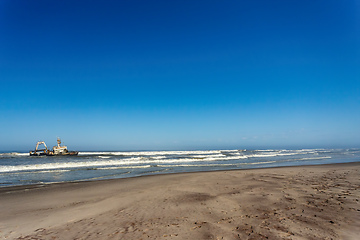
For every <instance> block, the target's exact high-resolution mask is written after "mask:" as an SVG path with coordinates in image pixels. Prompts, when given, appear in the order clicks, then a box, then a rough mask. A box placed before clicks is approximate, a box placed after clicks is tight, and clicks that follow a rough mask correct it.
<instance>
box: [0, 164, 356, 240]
mask: <svg viewBox="0 0 360 240" xmlns="http://www.w3.org/2000/svg"><path fill="white" fill-rule="evenodd" d="M359 170H360V163H347V164H332V165H316V166H300V167H282V168H267V169H253V170H233V171H216V172H199V173H181V174H168V175H156V176H145V177H138V178H128V179H116V180H104V181H94V182H77V183H59V184H49V185H35V186H19V187H5V188H0V212H1V215H0V237H1V239H359V238H358V237H359V236H360V202H359V200H360V172H359Z"/></svg>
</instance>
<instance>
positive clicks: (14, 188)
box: [0, 161, 360, 194]
mask: <svg viewBox="0 0 360 240" xmlns="http://www.w3.org/2000/svg"><path fill="white" fill-rule="evenodd" d="M343 164H344V165H348V164H360V161H355V162H344V163H324V164H306V165H296V166H274V167H271V166H269V167H259V168H241V169H227V170H204V171H194V172H176V173H158V174H149V175H141V176H133V177H124V178H110V179H100V180H78V181H67V182H51V183H36V184H26V185H10V186H0V194H1V193H2V192H3V191H18V190H22V189H23V188H24V189H27V188H29V189H32V188H40V187H46V186H49V185H53V184H72V183H73V184H75V183H86V182H88V183H91V182H99V181H100V182H101V181H113V180H114V181H116V180H120V179H133V178H142V177H152V176H159V175H173V174H188V173H190V174H194V173H211V172H229V171H244V170H256V169H277V168H293V167H295V168H296V167H312V166H313V167H316V166H320V167H321V166H332V165H335V166H340V165H343Z"/></svg>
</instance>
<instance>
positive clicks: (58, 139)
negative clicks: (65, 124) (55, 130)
mask: <svg viewBox="0 0 360 240" xmlns="http://www.w3.org/2000/svg"><path fill="white" fill-rule="evenodd" d="M57 144H58V147H60V144H61V140H60V138H57Z"/></svg>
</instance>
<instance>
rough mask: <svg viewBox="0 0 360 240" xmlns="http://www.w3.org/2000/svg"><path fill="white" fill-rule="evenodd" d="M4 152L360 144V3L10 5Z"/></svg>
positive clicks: (3, 59)
mask: <svg viewBox="0 0 360 240" xmlns="http://www.w3.org/2000/svg"><path fill="white" fill-rule="evenodd" d="M0 83H1V85H0V151H6V150H25V151H27V150H30V149H33V148H34V147H35V144H36V141H38V140H45V141H46V142H47V144H48V145H50V146H53V145H55V143H56V137H61V138H62V140H63V142H64V143H65V144H67V145H68V146H69V148H71V149H74V150H75V149H78V150H140V149H142V150H150V149H165V150H166V149H172V150H178V149H225V148H227V149H229V148H239V149H243V148H274V147H276V148H297V147H299V148H302V147H360V2H359V1H357V0H344V1H332V0H330V1H329V0H318V1H288V0H283V1H276V0H275V1H267V0H262V1H256V0H255V1H241V0H233V1H186V0H185V1H184V0H182V1H178V0H173V1H167V0H166V1H165V0H163V1H147V0H132V1H68V0H65V1H64V0H62V1H48V0H42V1H39V0H32V1H28V0H2V1H0Z"/></svg>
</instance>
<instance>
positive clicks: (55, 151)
mask: <svg viewBox="0 0 360 240" xmlns="http://www.w3.org/2000/svg"><path fill="white" fill-rule="evenodd" d="M41 145H43V146H44V148H42V149H40V148H39V146H41ZM78 153H79V152H78V151H68V149H67V146H61V140H60V138H58V139H57V146H54V147H53V148H52V150H50V149H48V147H47V146H46V144H45V142H43V141H42V142H37V144H36V147H35V150H34V151H30V156H57V155H70V156H74V155H78Z"/></svg>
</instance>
